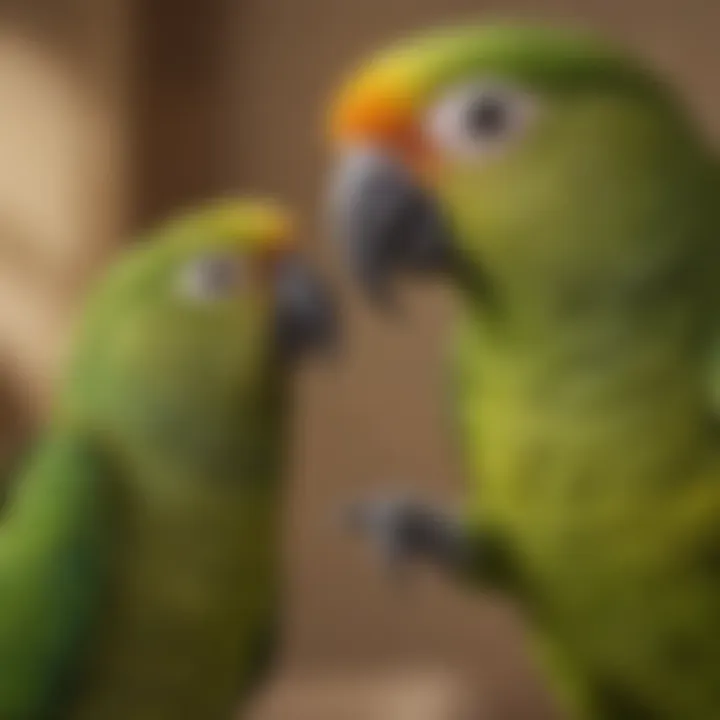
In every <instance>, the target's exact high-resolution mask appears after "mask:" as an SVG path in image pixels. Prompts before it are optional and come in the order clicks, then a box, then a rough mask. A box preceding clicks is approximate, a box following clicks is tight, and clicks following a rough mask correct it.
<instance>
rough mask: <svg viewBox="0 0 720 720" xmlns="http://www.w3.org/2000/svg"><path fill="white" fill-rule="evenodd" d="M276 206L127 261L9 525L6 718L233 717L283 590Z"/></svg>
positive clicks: (257, 665)
mask: <svg viewBox="0 0 720 720" xmlns="http://www.w3.org/2000/svg"><path fill="white" fill-rule="evenodd" d="M277 212H278V211H276V210H275V209H272V208H269V207H266V206H263V205H255V204H253V203H239V204H237V205H233V204H227V205H222V204H221V205H218V206H213V207H210V208H206V209H204V210H202V211H200V212H198V213H196V214H192V215H188V216H187V217H184V218H182V219H181V220H180V221H179V222H174V223H171V224H168V225H166V226H164V227H161V228H160V229H158V231H157V232H156V233H154V234H152V235H150V236H149V237H148V238H147V240H146V242H145V243H144V244H143V245H140V246H138V247H137V248H136V249H134V250H132V251H131V252H130V253H129V254H128V257H127V258H126V259H123V260H121V261H120V262H119V263H118V264H117V265H116V266H115V267H113V268H112V269H111V271H110V273H109V275H108V276H107V277H106V278H104V279H103V281H102V282H101V283H100V286H99V288H98V290H97V292H96V293H95V294H94V296H93V297H92V298H91V300H90V302H89V303H88V312H87V313H86V317H85V320H84V322H83V324H82V327H81V328H80V332H79V337H78V340H77V343H76V347H75V351H74V353H73V357H72V359H71V363H70V369H69V374H68V378H67V380H66V383H65V385H64V387H63V391H62V392H61V393H60V394H59V401H58V404H57V407H56V412H55V413H54V416H53V418H52V421H51V423H50V426H49V428H48V431H47V436H46V438H45V439H44V440H43V441H42V442H41V443H40V444H39V448H38V450H37V452H36V453H35V455H34V457H33V458H31V460H30V462H29V464H28V467H27V468H26V469H25V470H24V472H22V473H21V475H20V476H19V478H18V481H17V482H16V484H15V487H14V493H13V494H12V496H11V497H10V498H9V500H8V503H7V505H6V507H5V509H4V517H3V523H2V526H0V717H1V718H2V719H3V720H43V719H44V718H50V717H62V718H67V719H68V720H80V719H87V720H98V719H99V718H102V720H113V719H114V718H117V719H118V720H120V718H122V719H123V720H126V719H127V718H133V720H164V719H167V720H170V719H171V718H172V719H173V720H176V719H177V718H187V719H188V720H190V719H195V718H197V720H200V719H201V718H202V720H214V719H216V720H226V719H229V718H230V717H232V716H233V713H234V711H235V709H236V707H237V703H238V701H239V700H240V699H241V698H243V697H246V695H247V693H248V691H249V690H250V689H251V688H252V686H253V685H254V683H255V681H256V680H257V679H258V678H259V676H260V674H261V673H262V670H263V666H264V665H265V663H266V662H267V660H268V658H269V649H270V648H269V645H270V643H271V642H272V637H273V632H274V627H275V624H276V622H277V613H276V611H277V606H278V600H279V585H278V572H279V563H278V542H279V527H278V524H279V517H280V501H281V498H280V491H281V488H280V485H279V473H280V469H281V461H282V456H283V440H284V422H283V419H284V417H285V415H286V411H287V408H286V405H287V399H286V379H285V374H286V373H285V368H284V365H283V363H282V362H280V358H279V356H278V355H277V352H276V348H275V343H274V339H275V328H274V320H273V318H274V312H275V310H274V299H273V292H272V289H273V283H274V279H273V275H272V273H273V270H272V266H271V265H269V264H268V263H267V259H266V256H267V252H266V251H269V252H270V253H273V252H276V251H277V250H279V249H280V245H281V243H282V242H284V238H283V239H280V238H279V237H276V235H277V231H278V229H279V227H280V223H279V221H278V216H277V215H276V213H277Z"/></svg>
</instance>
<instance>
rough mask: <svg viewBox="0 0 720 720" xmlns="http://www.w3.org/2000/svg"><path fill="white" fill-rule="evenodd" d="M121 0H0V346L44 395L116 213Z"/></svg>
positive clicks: (119, 220) (117, 225)
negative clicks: (79, 293)
mask: <svg viewBox="0 0 720 720" xmlns="http://www.w3.org/2000/svg"><path fill="white" fill-rule="evenodd" d="M122 8H123V2H122V0H102V2H98V1H97V0H26V1H25V2H20V1H18V2H8V1H6V2H4V3H2V4H1V5H0V107H2V112H1V113H0V158H2V161H1V163H0V353H1V357H2V361H3V362H4V363H6V364H9V365H10V366H11V368H10V372H11V373H12V374H13V376H14V377H17V376H18V375H19V376H20V377H21V378H22V383H21V384H20V387H21V388H22V390H23V392H26V393H29V394H30V395H32V396H33V399H35V398H36V397H41V398H44V397H46V396H47V391H48V389H49V387H50V386H51V382H52V374H53V372H54V368H55V367H56V358H57V353H58V352H59V351H60V350H61V347H62V343H63V341H64V338H65V336H66V327H67V323H68V320H69V317H70V315H71V313H72V310H73V307H74V304H75V303H74V298H75V296H76V294H77V291H78V289H79V288H80V287H81V286H82V283H83V279H84V277H85V276H86V273H87V271H88V269H90V268H92V267H93V266H94V265H95V264H96V263H97V258H98V254H99V253H101V252H102V251H103V249H104V248H106V247H108V246H111V245H112V244H113V243H114V242H116V239H117V237H118V235H119V234H120V232H121V231H122V228H123V226H124V223H125V215H126V212H127V210H126V207H125V202H126V182H127V178H126V158H127V155H128V148H127V147H126V142H127V134H126V133H127V125H126V114H125V109H124V103H125V102H126V98H125V94H124V89H123V88H124V73H125V61H126V58H125V41H126V39H127V29H128V28H127V21H126V18H125V15H124V12H123V9H122ZM6 366H7V365H6Z"/></svg>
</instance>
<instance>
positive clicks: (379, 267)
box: [329, 148, 450, 300]
mask: <svg viewBox="0 0 720 720" xmlns="http://www.w3.org/2000/svg"><path fill="white" fill-rule="evenodd" d="M329 211H330V222H331V229H332V233H333V235H334V236H335V237H337V238H339V239H340V241H341V242H342V244H343V246H344V249H345V252H346V255H347V259H348V261H349V263H350V266H351V268H352V271H353V272H354V273H355V274H356V275H357V276H358V278H359V280H360V282H361V283H362V285H363V286H364V287H365V288H366V289H367V290H368V291H369V292H370V294H371V295H372V296H373V297H374V298H375V299H380V300H382V299H386V298H387V294H388V288H389V281H390V280H391V278H392V277H393V276H394V275H396V274H397V273H398V272H404V271H411V272H422V273H427V272H433V271H438V270H443V269H445V268H446V267H447V265H448V262H449V255H450V243H449V231H448V228H447V227H446V225H445V222H444V220H443V218H442V215H441V213H440V211H439V209H438V207H437V205H436V204H435V203H434V201H433V199H432V197H431V196H430V195H429V194H428V193H427V191H426V190H424V189H423V188H422V187H421V186H420V185H419V184H417V183H415V182H414V181H413V179H412V177H411V176H410V173H409V172H408V171H407V170H405V168H404V167H403V166H402V165H401V164H400V163H399V162H396V161H394V160H393V159H392V158H391V157H390V156H389V155H384V154H383V153H381V152H379V151H378V150H373V149H367V148H353V149H346V150H345V152H344V154H343V155H342V157H341V159H340V161H339V163H338V165H337V167H336V169H335V172H334V174H333V175H332V177H331V180H330V188H329Z"/></svg>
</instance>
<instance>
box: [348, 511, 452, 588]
mask: <svg viewBox="0 0 720 720" xmlns="http://www.w3.org/2000/svg"><path fill="white" fill-rule="evenodd" d="M345 520H346V525H347V526H348V527H349V528H350V530H351V531H353V532H355V533H357V534H359V535H361V536H363V537H365V538H368V539H369V540H370V542H371V544H372V545H374V546H375V549H376V551H377V553H378V555H379V557H380V560H381V561H382V563H383V564H384V565H385V566H386V567H387V568H388V569H389V571H390V572H391V573H392V574H393V575H397V574H398V573H399V572H400V571H402V570H403V569H404V568H405V567H406V566H407V564H408V563H409V562H410V561H412V560H421V561H429V562H430V563H432V564H433V565H435V566H437V567H440V568H441V569H444V570H450V571H452V572H455V571H456V570H457V569H458V568H459V567H460V566H461V565H462V564H463V560H464V555H465V539H464V533H463V529H462V527H461V524H460V522H459V520H458V519H457V518H454V517H453V516H452V515H450V514H449V513H445V512H442V511H440V510H438V509H437V508H434V507H432V506H431V505H428V504H424V503H420V502H417V501H413V500H411V499H407V498H394V499H388V498H385V499H382V498H380V499H377V500H370V501H364V502H360V503H356V504H354V505H352V506H350V507H349V508H348V509H347V512H346V516H345Z"/></svg>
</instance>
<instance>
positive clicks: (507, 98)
mask: <svg viewBox="0 0 720 720" xmlns="http://www.w3.org/2000/svg"><path fill="white" fill-rule="evenodd" d="M534 109H535V108H534V103H533V101H532V98H531V97H529V96H528V95H527V94H525V93H523V92H521V91H518V90H516V89H514V88H510V87H506V86H501V85H497V84H477V83H472V84H469V85H462V86H460V87H456V88H455V89H453V90H451V91H449V92H448V93H447V94H446V95H445V96H444V97H442V98H441V99H440V100H439V102H437V103H436V104H435V105H434V106H433V107H432V108H431V109H430V112H429V113H428V116H427V131H428V134H429V135H430V137H431V138H432V140H433V141H434V142H435V144H436V145H437V146H438V147H440V148H441V149H443V150H445V151H447V152H449V153H450V154H452V155H454V156H457V157H465V158H468V157H469V158H480V157H483V156H487V155H492V154H497V153H498V152H500V151H502V149H503V148H505V147H506V146H507V144H508V143H509V142H510V141H511V140H513V139H514V138H516V137H517V135H518V134H519V133H521V132H522V131H523V130H524V129H525V128H526V127H527V125H528V123H529V121H530V120H531V119H532V116H533V114H534V113H533V111H534Z"/></svg>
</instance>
